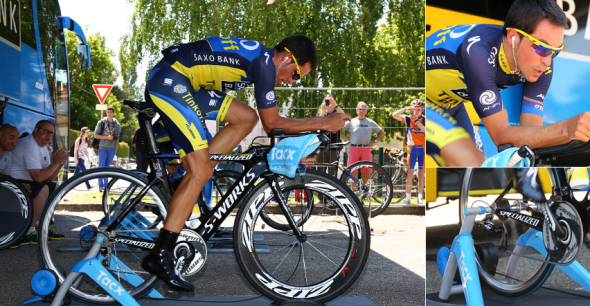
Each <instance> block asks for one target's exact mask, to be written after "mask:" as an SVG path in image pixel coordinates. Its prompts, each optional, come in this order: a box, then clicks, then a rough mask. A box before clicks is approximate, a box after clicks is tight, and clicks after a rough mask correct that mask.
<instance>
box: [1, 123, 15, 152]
mask: <svg viewBox="0 0 590 306" xmlns="http://www.w3.org/2000/svg"><path fill="white" fill-rule="evenodd" d="M18 135H19V133H18V129H17V128H16V127H15V126H14V125H12V124H8V123H5V124H3V125H2V127H0V147H2V150H3V151H4V152H6V151H12V149H14V147H16V142H17V140H18Z"/></svg>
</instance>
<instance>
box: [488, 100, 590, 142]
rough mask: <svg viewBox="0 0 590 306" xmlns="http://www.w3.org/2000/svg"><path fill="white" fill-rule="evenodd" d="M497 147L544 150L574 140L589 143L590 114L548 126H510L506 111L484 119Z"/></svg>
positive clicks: (585, 113) (586, 113)
mask: <svg viewBox="0 0 590 306" xmlns="http://www.w3.org/2000/svg"><path fill="white" fill-rule="evenodd" d="M482 122H483V124H484V125H485V126H486V129H487V130H488V133H489V134H490V137H491V138H492V140H493V141H494V143H495V144H496V145H500V144H505V143H510V144H512V145H514V146H517V147H521V146H523V145H525V144H526V145H528V146H529V147H531V148H533V149H534V148H542V147H548V146H553V145H557V144H563V143H567V142H569V141H571V140H573V139H578V140H582V141H584V142H587V141H588V140H589V139H590V112H584V113H582V114H579V115H576V116H574V117H572V118H569V119H566V120H562V121H558V122H555V123H552V124H550V125H546V126H510V125H509V124H508V114H507V113H506V111H505V110H503V111H502V112H499V113H496V114H494V115H492V116H489V117H486V118H482Z"/></svg>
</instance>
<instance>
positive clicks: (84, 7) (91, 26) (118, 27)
mask: <svg viewBox="0 0 590 306" xmlns="http://www.w3.org/2000/svg"><path fill="white" fill-rule="evenodd" d="M59 3H60V7H61V14H62V16H67V17H70V18H72V19H74V21H76V22H77V23H78V24H79V25H80V26H81V27H82V29H84V33H85V34H86V35H87V36H88V35H91V34H94V33H100V34H101V35H102V36H104V37H105V39H106V44H107V47H108V48H109V49H111V50H112V51H113V52H114V53H115V57H114V58H113V63H115V65H116V66H117V69H118V70H119V47H120V46H121V37H123V35H125V34H127V33H129V32H130V30H129V29H130V21H131V17H132V16H133V5H132V4H129V3H128V2H127V1H126V0H101V1H95V0H60V1H59ZM145 70H146V67H140V68H139V69H138V74H137V75H138V76H143V75H145ZM117 83H118V84H119V85H121V80H118V81H117Z"/></svg>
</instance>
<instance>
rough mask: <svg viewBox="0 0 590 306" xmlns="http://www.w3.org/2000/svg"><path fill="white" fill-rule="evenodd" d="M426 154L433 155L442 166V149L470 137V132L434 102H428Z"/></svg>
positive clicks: (443, 164) (443, 163)
mask: <svg viewBox="0 0 590 306" xmlns="http://www.w3.org/2000/svg"><path fill="white" fill-rule="evenodd" d="M426 121H427V122H426V154H428V155H430V156H432V158H434V160H435V161H436V162H437V163H438V164H439V165H441V166H445V162H444V160H443V159H442V158H441V156H440V150H441V149H442V148H443V147H444V146H446V145H447V144H449V143H451V142H453V141H456V140H459V139H463V138H470V136H469V133H467V132H466V131H465V129H463V128H462V127H460V126H458V125H457V122H456V121H455V119H453V117H451V116H450V115H449V114H448V113H446V112H445V111H444V110H443V109H442V108H440V107H438V106H436V105H434V104H433V103H430V102H428V101H427V102H426Z"/></svg>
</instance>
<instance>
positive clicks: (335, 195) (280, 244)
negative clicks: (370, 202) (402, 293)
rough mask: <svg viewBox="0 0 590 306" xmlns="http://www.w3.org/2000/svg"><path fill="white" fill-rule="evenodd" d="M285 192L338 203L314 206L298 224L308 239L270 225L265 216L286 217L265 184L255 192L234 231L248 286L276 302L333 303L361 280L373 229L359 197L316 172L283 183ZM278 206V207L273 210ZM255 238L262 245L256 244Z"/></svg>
mask: <svg viewBox="0 0 590 306" xmlns="http://www.w3.org/2000/svg"><path fill="white" fill-rule="evenodd" d="M280 182H281V183H280V184H281V189H282V190H285V189H288V190H297V189H301V190H310V191H312V192H313V193H314V194H321V195H323V196H324V197H326V198H327V199H329V201H331V202H332V203H333V204H332V205H331V207H330V208H329V209H327V208H326V207H317V206H316V207H315V208H314V209H313V211H312V212H311V215H310V216H309V218H308V220H307V221H305V222H303V223H299V224H298V228H299V230H300V231H301V232H302V233H303V234H304V235H305V238H303V239H301V238H300V239H298V238H297V237H296V236H295V235H294V234H293V231H292V230H288V231H281V230H276V229H274V228H272V227H269V226H267V224H266V222H265V221H264V220H263V218H262V217H261V213H262V211H265V212H266V213H267V214H275V215H281V216H282V217H283V218H284V216H283V213H282V211H281V210H280V208H278V207H276V206H275V205H274V203H276V200H275V199H274V195H273V193H272V191H271V190H270V188H269V186H268V184H267V183H266V182H263V183H260V184H258V185H257V186H256V188H255V189H254V190H253V191H252V192H251V193H250V195H249V196H248V198H247V199H246V201H245V202H244V206H242V207H241V208H240V210H239V212H238V216H237V218H236V223H235V227H234V249H235V254H236V259H237V261H238V264H239V266H240V268H241V270H242V272H243V273H244V275H245V276H246V278H247V279H248V281H249V282H250V283H251V284H252V285H253V286H254V287H255V288H256V289H258V290H259V291H260V292H262V293H263V294H264V295H265V296H267V297H269V298H271V299H273V300H275V301H284V300H288V299H296V298H305V299H312V300H316V301H320V302H325V301H329V300H332V299H334V298H336V297H338V296H340V295H341V294H342V293H343V292H344V291H346V290H347V289H348V288H349V287H350V286H351V285H352V284H353V283H354V282H355V281H356V279H357V278H358V277H359V276H360V274H361V272H362V271H363V268H364V266H365V263H366V261H367V258H368V256H369V249H370V239H371V236H370V229H369V223H368V219H367V217H366V213H365V211H364V209H363V207H362V206H361V204H360V202H359V200H358V198H357V197H356V196H355V195H354V194H353V193H352V192H351V191H350V189H348V188H347V187H346V186H345V185H344V184H342V183H341V182H339V181H338V180H336V179H335V178H334V177H332V176H329V175H327V174H325V173H322V172H318V171H315V170H311V169H309V170H307V171H306V173H305V174H304V175H300V174H297V176H296V177H295V178H293V179H288V178H285V179H283V180H281V181H280ZM273 206H274V207H273ZM254 235H257V236H259V237H260V236H262V237H263V238H264V239H263V241H255V239H254Z"/></svg>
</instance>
